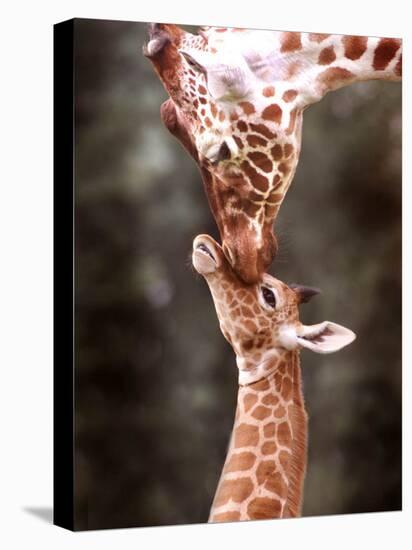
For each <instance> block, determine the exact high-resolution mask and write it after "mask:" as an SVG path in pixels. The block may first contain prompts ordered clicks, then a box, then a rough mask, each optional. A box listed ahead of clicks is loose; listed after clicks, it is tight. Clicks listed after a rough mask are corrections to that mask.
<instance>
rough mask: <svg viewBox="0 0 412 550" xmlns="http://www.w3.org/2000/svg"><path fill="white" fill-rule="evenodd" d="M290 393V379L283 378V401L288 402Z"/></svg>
mask: <svg viewBox="0 0 412 550" xmlns="http://www.w3.org/2000/svg"><path fill="white" fill-rule="evenodd" d="M291 393H292V381H291V379H290V378H289V377H288V378H284V379H283V384H282V397H283V399H284V400H285V401H288V400H289V399H290V395H291Z"/></svg>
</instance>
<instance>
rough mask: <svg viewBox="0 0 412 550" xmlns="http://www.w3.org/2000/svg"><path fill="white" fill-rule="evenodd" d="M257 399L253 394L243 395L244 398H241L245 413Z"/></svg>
mask: <svg viewBox="0 0 412 550" xmlns="http://www.w3.org/2000/svg"><path fill="white" fill-rule="evenodd" d="M257 399H258V398H257V395H255V394H254V393H247V394H246V395H245V397H244V398H243V406H244V408H245V412H248V411H249V410H250V409H251V408H252V407H253V405H254V404H255V403H256V401H257Z"/></svg>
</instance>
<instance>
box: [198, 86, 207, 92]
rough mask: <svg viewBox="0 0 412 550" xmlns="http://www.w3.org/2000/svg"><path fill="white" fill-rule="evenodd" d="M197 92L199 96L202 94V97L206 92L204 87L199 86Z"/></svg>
mask: <svg viewBox="0 0 412 550" xmlns="http://www.w3.org/2000/svg"><path fill="white" fill-rule="evenodd" d="M198 90H199V94H202V95H206V94H207V90H206V88H205V87H204V86H202V85H201V84H200V86H199V87H198Z"/></svg>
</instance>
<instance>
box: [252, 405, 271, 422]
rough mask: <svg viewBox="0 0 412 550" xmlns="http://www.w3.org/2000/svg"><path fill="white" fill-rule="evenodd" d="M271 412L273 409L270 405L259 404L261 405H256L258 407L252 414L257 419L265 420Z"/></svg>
mask: <svg viewBox="0 0 412 550" xmlns="http://www.w3.org/2000/svg"><path fill="white" fill-rule="evenodd" d="M271 412H272V411H271V409H269V408H268V407H263V406H262V405H259V407H256V409H255V410H254V411H253V412H252V416H253V418H256V419H257V420H264V419H265V418H267V417H268V416H269V415H270V413H271Z"/></svg>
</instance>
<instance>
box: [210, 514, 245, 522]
mask: <svg viewBox="0 0 412 550" xmlns="http://www.w3.org/2000/svg"><path fill="white" fill-rule="evenodd" d="M239 519H240V512H222V513H221V514H214V516H212V520H211V521H212V522H220V521H238V520H239Z"/></svg>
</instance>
